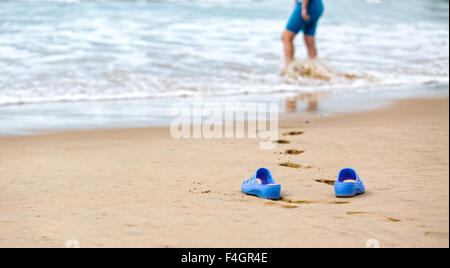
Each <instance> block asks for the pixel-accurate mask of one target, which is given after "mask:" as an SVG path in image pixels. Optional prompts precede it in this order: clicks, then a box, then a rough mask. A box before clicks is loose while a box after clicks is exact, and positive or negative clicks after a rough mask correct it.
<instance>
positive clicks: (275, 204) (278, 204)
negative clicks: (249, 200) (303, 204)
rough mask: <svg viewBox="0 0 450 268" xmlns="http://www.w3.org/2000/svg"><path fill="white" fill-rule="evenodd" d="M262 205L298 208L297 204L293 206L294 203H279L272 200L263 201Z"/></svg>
mask: <svg viewBox="0 0 450 268" xmlns="http://www.w3.org/2000/svg"><path fill="white" fill-rule="evenodd" d="M264 205H266V206H279V207H282V208H298V206H295V205H287V204H281V203H278V202H273V201H267V202H265V203H264Z"/></svg>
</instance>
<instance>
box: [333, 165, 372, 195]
mask: <svg viewBox="0 0 450 268" xmlns="http://www.w3.org/2000/svg"><path fill="white" fill-rule="evenodd" d="M365 191H366V188H365V187H364V183H363V182H362V181H361V179H360V178H359V176H358V173H356V171H355V170H354V169H351V168H344V169H342V170H341V171H340V172H339V175H338V178H337V181H336V182H335V183H334V192H335V193H336V196H337V197H353V196H355V195H359V194H363V193H364V192H365Z"/></svg>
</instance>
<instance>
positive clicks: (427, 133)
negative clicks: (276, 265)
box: [0, 98, 449, 247]
mask: <svg viewBox="0 0 450 268" xmlns="http://www.w3.org/2000/svg"><path fill="white" fill-rule="evenodd" d="M448 103H449V102H448V98H444V99H415V100H403V101H398V102H395V103H394V104H392V105H389V106H387V107H384V108H381V109H378V110H374V111H369V112H358V113H350V114H343V115H336V116H330V117H311V116H300V115H295V116H289V117H288V118H287V119H285V120H284V121H283V122H281V123H280V139H282V140H285V141H287V143H284V144H278V146H277V148H276V149H274V150H260V149H259V146H258V144H259V140H254V139H242V140H239V139H231V140H230V139H222V140H207V139H195V140H194V139H191V140H174V139H172V138H171V137H170V135H169V130H168V129H165V128H148V129H118V130H95V131H69V132H60V133H54V134H48V135H40V136H28V137H7V138H1V139H0V230H2V232H1V233H0V247H64V245H65V242H66V241H67V240H68V239H77V240H78V241H79V242H80V245H81V247H365V246H366V242H367V241H368V240H369V239H376V240H378V241H379V243H380V246H381V247H448V246H449V157H448V154H449V125H448V122H449V106H448ZM284 134H286V135H284ZM287 150H291V151H289V152H287ZM262 166H264V167H267V168H269V169H271V170H272V172H273V174H274V176H275V179H276V181H277V182H279V183H281V184H282V200H279V201H272V200H264V199H260V198H256V197H252V196H246V195H244V194H242V193H241V192H240V184H241V182H242V181H243V180H244V179H246V178H248V177H249V176H251V174H252V173H253V172H254V171H255V170H256V169H257V168H258V167H262ZM343 167H353V168H355V169H357V170H358V171H359V173H360V176H361V177H362V179H363V180H364V182H365V184H366V188H367V190H368V191H367V193H366V194H364V195H361V196H358V197H355V198H351V199H338V198H336V197H334V195H333V186H332V184H333V182H334V180H335V179H336V174H337V172H338V171H339V169H340V168H343Z"/></svg>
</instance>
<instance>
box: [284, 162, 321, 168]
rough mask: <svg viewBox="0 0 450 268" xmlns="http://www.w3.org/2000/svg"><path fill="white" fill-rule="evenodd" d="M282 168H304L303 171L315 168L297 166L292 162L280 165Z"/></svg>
mask: <svg viewBox="0 0 450 268" xmlns="http://www.w3.org/2000/svg"><path fill="white" fill-rule="evenodd" d="M279 165H280V166H282V167H290V168H303V169H311V168H313V167H312V166H302V165H300V164H295V163H292V162H285V163H281V164H279Z"/></svg>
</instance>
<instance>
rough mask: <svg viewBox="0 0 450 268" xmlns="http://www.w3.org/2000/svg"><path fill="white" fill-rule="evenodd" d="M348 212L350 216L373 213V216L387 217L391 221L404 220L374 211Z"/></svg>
mask: <svg viewBox="0 0 450 268" xmlns="http://www.w3.org/2000/svg"><path fill="white" fill-rule="evenodd" d="M346 214H347V215H350V216H352V215H372V216H377V217H382V218H385V219H386V220H388V221H391V222H401V221H402V220H400V219H396V218H392V217H388V216H384V215H381V214H377V213H372V212H363V211H349V212H347V213H346Z"/></svg>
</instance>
